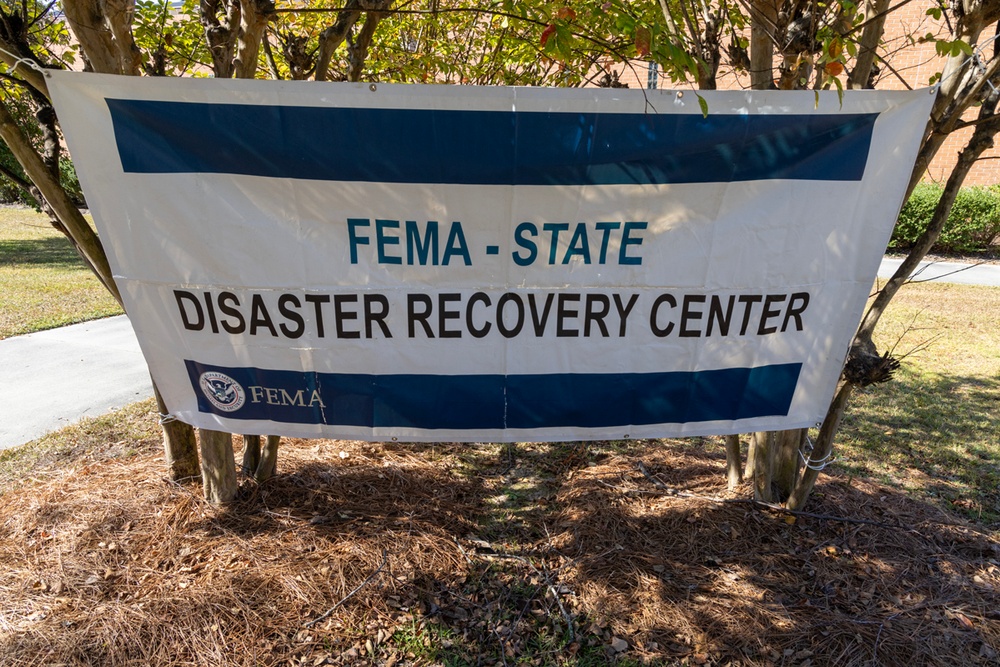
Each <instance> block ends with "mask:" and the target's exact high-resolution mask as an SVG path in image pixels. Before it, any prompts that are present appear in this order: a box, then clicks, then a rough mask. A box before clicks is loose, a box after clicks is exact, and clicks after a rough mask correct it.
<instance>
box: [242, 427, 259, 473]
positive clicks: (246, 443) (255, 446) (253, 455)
mask: <svg viewBox="0 0 1000 667" xmlns="http://www.w3.org/2000/svg"><path fill="white" fill-rule="evenodd" d="M259 465H260V436H259V435H244V436H243V465H241V466H240V469H241V470H242V471H243V474H244V475H246V476H247V477H250V476H251V475H254V474H256V472H257V466H259Z"/></svg>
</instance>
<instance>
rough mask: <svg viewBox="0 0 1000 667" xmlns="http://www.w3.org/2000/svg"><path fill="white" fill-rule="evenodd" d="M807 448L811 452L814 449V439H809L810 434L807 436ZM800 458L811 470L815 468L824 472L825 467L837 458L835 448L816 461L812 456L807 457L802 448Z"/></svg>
mask: <svg viewBox="0 0 1000 667" xmlns="http://www.w3.org/2000/svg"><path fill="white" fill-rule="evenodd" d="M806 448H807V449H808V450H809V451H810V452H812V450H813V443H812V440H810V439H809V436H806ZM799 458H801V459H802V464H803V465H804V466H805V467H807V468H809V469H810V470H815V471H816V472H822V471H823V469H824V468H826V467H827V466H828V465H830V464H831V463H833V462H834V461H836V460H837V459H835V458H833V450H830V451H829V452H827V454H826V456H824V457H823V458H821V459H818V460H816V461H812V460H811V458H812V457H811V456H810V458H806V455H805V454H804V453H803V452H802V450H801V449H800V450H799Z"/></svg>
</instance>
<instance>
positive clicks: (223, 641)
mask: <svg viewBox="0 0 1000 667" xmlns="http://www.w3.org/2000/svg"><path fill="white" fill-rule="evenodd" d="M282 447H283V449H282V452H281V460H280V462H279V475H278V477H277V478H275V479H273V480H271V481H269V482H267V483H266V484H264V485H261V486H256V485H254V484H252V483H251V482H249V481H247V482H245V483H244V485H243V487H242V488H241V492H240V499H239V500H238V502H236V503H234V504H232V505H230V506H227V507H224V508H217V507H213V506H210V505H208V504H206V503H205V502H204V501H203V500H202V499H201V497H200V487H198V486H196V485H177V484H173V483H170V482H168V481H167V480H165V479H164V469H163V466H162V460H161V457H160V455H159V454H158V453H157V451H156V449H157V443H156V442H155V441H150V442H146V443H139V444H136V443H120V442H119V443H114V444H113V445H109V446H108V447H107V448H106V449H105V450H102V451H94V450H90V451H87V452H85V453H76V454H71V455H70V456H68V457H67V458H65V459H64V460H60V461H51V462H48V463H47V464H45V465H42V466H40V467H39V468H38V470H37V471H36V474H35V476H34V478H32V479H29V480H26V481H23V482H21V483H18V484H17V485H16V486H14V487H10V486H8V488H7V489H6V490H3V493H2V495H0V665H5V666H7V665H18V666H20V665H323V664H333V665H354V664H358V665H381V666H386V667H390V666H402V665H418V664H419V665H500V666H501V667H508V666H512V665H581V666H582V665H615V664H617V665H640V664H655V665H775V666H785V665H789V666H791V665H795V666H797V667H810V666H815V665H844V666H853V665H858V666H860V665H866V666H867V665H906V666H908V667H917V666H920V665H941V666H942V667H943V666H945V665H948V666H950V665H998V664H1000V658H998V653H1000V588H998V586H1000V546H998V542H997V537H998V536H997V534H996V533H990V532H988V531H984V530H983V529H982V528H977V527H975V526H973V525H970V524H967V523H965V522H963V521H962V520H961V519H959V518H957V517H955V516H951V515H948V514H945V513H944V512H943V511H942V510H940V509H937V508H934V507H931V506H929V505H926V504H921V503H919V502H916V501H914V500H912V499H910V498H907V497H906V496H904V495H901V494H899V493H897V492H893V491H890V490H887V489H886V488H883V487H880V486H878V485H876V484H874V483H870V482H864V481H858V480H848V479H846V478H844V479H842V478H837V477H824V478H823V481H821V483H820V484H819V486H818V487H817V492H816V493H815V494H814V496H813V499H812V501H811V503H810V506H809V508H808V509H809V511H810V512H811V513H813V514H814V515H817V516H796V517H792V516H788V515H785V514H781V513H778V512H774V511H771V510H768V509H766V508H761V507H759V506H755V505H753V504H752V503H749V502H747V501H746V500H745V499H746V498H747V496H748V494H749V489H748V488H742V489H738V490H737V491H736V492H735V493H733V494H730V493H728V492H727V491H726V488H725V480H724V463H725V455H724V451H723V448H722V444H721V441H720V440H718V439H702V440H687V441H629V442H615V443H609V442H605V443H586V444H581V443H576V444H569V443H564V444H544V445H542V444H537V445H528V444H520V445H516V446H501V445H479V446H467V445H455V444H437V445H433V446H431V445H397V444H391V443H385V444H370V443H360V442H341V441H315V440H313V441H301V440H291V441H288V442H286V443H284V444H283V445H282ZM640 463H641V464H642V465H641V466H640ZM819 515H825V516H819ZM837 517H840V519H838V518H837Z"/></svg>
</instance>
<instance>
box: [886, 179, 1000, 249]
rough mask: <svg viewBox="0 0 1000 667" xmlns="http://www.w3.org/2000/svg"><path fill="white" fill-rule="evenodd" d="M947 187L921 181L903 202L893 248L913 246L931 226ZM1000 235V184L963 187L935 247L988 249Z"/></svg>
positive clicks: (892, 241) (891, 244)
mask: <svg viewBox="0 0 1000 667" xmlns="http://www.w3.org/2000/svg"><path fill="white" fill-rule="evenodd" d="M943 189H944V188H943V187H942V186H940V185H936V184H934V183H921V184H920V185H918V186H917V187H916V189H915V190H914V191H913V194H912V195H911V196H910V198H909V200H907V202H906V204H904V205H903V210H902V211H900V213H899V220H898V221H897V222H896V228H895V229H894V230H893V233H892V239H891V240H890V241H889V247H890V248H897V249H901V250H904V249H907V248H910V247H912V246H913V244H914V243H916V242H917V239H918V238H919V237H920V234H921V233H922V232H923V231H924V229H926V228H927V225H928V224H929V223H930V221H931V216H933V215H934V209H935V207H936V206H937V203H938V200H940V199H941V193H942V191H943ZM998 236H1000V186H996V185H993V186H990V187H971V188H962V189H961V190H959V193H958V197H956V198H955V204H954V206H952V209H951V214H950V215H949V216H948V222H946V223H945V226H944V230H943V231H942V232H941V237H940V238H939V239H938V241H937V243H936V244H934V247H933V248H932V250H933V251H936V252H942V253H969V252H981V251H984V250H988V249H989V248H990V246H991V245H992V244H993V242H994V241H996V239H997V237H998Z"/></svg>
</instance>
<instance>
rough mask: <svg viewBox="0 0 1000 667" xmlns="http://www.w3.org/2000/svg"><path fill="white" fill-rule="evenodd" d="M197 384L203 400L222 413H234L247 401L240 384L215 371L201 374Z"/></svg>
mask: <svg viewBox="0 0 1000 667" xmlns="http://www.w3.org/2000/svg"><path fill="white" fill-rule="evenodd" d="M198 384H199V385H200V386H201V391H202V393H204V394H205V398H207V399H208V400H209V402H210V403H211V404H212V405H214V406H215V407H217V408H218V409H220V410H222V411H223V412H235V411H236V410H239V409H240V408H242V407H243V404H244V403H245V402H246V400H247V395H246V393H245V392H244V391H243V387H241V386H240V383H239V382H237V381H236V380H234V379H233V378H231V377H229V376H228V375H225V374H224V373H216V372H215V371H208V372H206V373H202V374H201V377H200V378H199V379H198Z"/></svg>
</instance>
